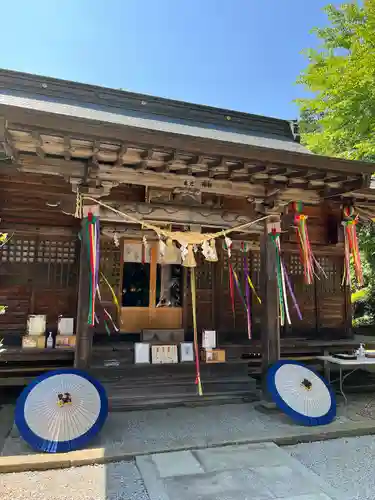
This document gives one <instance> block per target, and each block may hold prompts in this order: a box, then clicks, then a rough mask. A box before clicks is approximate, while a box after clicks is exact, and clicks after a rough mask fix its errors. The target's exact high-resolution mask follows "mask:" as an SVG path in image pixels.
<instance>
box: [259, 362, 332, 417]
mask: <svg viewBox="0 0 375 500" xmlns="http://www.w3.org/2000/svg"><path fill="white" fill-rule="evenodd" d="M267 388H268V391H269V393H270V394H271V396H272V398H273V400H274V402H275V403H276V405H277V406H278V407H279V408H280V410H282V411H283V412H284V413H286V414H287V415H289V416H290V417H291V418H292V419H293V420H294V421H296V422H297V423H299V424H302V425H308V426H314V425H324V424H329V423H330V422H332V420H333V419H334V418H335V416H336V399H335V396H334V394H333V392H332V391H331V389H330V387H329V386H328V384H327V382H326V381H325V380H324V379H323V378H322V377H321V376H320V375H319V374H318V373H316V372H315V371H313V370H311V369H310V368H308V367H307V366H305V365H303V364H302V363H298V362H296V361H278V362H277V363H275V364H274V365H273V366H271V368H270V369H269V370H268V373H267Z"/></svg>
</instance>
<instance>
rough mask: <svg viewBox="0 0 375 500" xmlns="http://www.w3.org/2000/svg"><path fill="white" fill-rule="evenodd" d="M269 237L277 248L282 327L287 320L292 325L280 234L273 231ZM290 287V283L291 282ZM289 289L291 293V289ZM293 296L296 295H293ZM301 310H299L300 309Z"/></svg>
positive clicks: (277, 275)
mask: <svg viewBox="0 0 375 500" xmlns="http://www.w3.org/2000/svg"><path fill="white" fill-rule="evenodd" d="M269 237H270V239H271V241H272V242H273V245H274V246H275V252H276V279H277V287H278V291H279V313H280V325H281V326H284V325H285V320H286V321H287V323H288V324H289V325H291V319H290V313H289V306H288V296H287V291H286V290H287V285H288V281H289V278H288V276H287V273H286V268H285V265H284V264H283V261H282V258H281V247H280V234H279V233H277V232H276V230H275V229H273V230H272V231H271V232H270V233H269ZM289 285H290V282H289ZM289 285H288V289H289V292H290V291H291V287H290V288H289ZM292 295H294V294H293V293H292ZM297 307H298V306H297ZM298 310H299V309H298Z"/></svg>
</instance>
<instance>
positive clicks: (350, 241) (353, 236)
mask: <svg viewBox="0 0 375 500" xmlns="http://www.w3.org/2000/svg"><path fill="white" fill-rule="evenodd" d="M357 222H358V215H356V214H355V212H354V207H353V206H347V207H344V209H343V221H342V224H343V226H344V246H345V261H344V276H343V280H342V281H343V284H345V285H347V286H350V284H351V283H350V281H351V280H350V257H352V259H353V266H354V272H355V276H356V278H357V281H358V284H359V285H360V286H363V272H362V264H361V255H360V253H359V246H358V237H357V229H356V226H357Z"/></svg>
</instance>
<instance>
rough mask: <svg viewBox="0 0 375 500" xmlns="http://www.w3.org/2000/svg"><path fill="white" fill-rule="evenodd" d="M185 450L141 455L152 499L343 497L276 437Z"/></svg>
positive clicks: (303, 499) (336, 499)
mask: <svg viewBox="0 0 375 500" xmlns="http://www.w3.org/2000/svg"><path fill="white" fill-rule="evenodd" d="M183 453H184V455H182V454H181V453H174V452H170V453H165V454H163V455H164V456H163V458H162V459H160V455H158V454H155V455H148V456H141V457H137V458H136V463H137V466H138V469H139V470H140V472H141V474H142V477H143V481H144V483H145V485H146V488H147V491H148V494H149V496H150V499H151V500H175V499H177V498H178V499H179V500H193V499H194V500H214V499H216V500H221V499H222V500H224V499H225V500H231V499H232V498H233V499H236V500H237V499H241V500H247V499H248V500H269V499H275V498H279V499H288V500H339V497H338V496H337V494H336V491H335V490H334V489H333V488H332V487H331V486H330V485H329V484H327V483H326V482H325V481H323V480H322V479H321V478H320V477H319V476H317V475H315V474H314V473H312V472H311V471H310V470H309V469H307V468H305V467H304V466H303V465H302V464H301V463H300V462H298V461H297V460H296V459H294V458H293V457H291V456H290V455H289V454H288V453H287V452H285V451H284V450H282V449H281V448H279V447H278V446H277V445H276V444H274V443H261V444H249V445H242V446H228V447H225V448H214V449H208V450H193V451H190V452H183ZM188 455H190V456H189V458H187V457H188ZM184 460H186V468H185V467H184ZM177 462H178V464H179V465H176V464H177ZM194 470H195V471H196V472H194Z"/></svg>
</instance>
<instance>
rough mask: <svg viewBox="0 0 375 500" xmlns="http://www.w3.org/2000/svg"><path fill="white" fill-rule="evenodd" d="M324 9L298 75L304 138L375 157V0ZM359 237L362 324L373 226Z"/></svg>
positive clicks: (374, 267) (373, 275)
mask: <svg viewBox="0 0 375 500" xmlns="http://www.w3.org/2000/svg"><path fill="white" fill-rule="evenodd" d="M325 11H326V13H327V16H328V19H329V25H328V27H326V28H315V29H314V30H313V33H315V34H316V36H317V37H318V39H319V40H320V42H321V44H320V47H319V49H318V50H307V51H306V56H307V58H308V65H307V67H306V69H305V70H304V71H303V72H302V74H301V75H300V78H299V80H298V83H300V84H302V85H304V86H305V88H306V90H308V92H309V97H306V98H304V99H299V100H297V103H298V104H299V107H300V118H301V121H300V124H301V137H302V142H303V143H304V144H305V145H306V146H307V147H308V148H309V149H310V150H311V151H312V152H314V153H317V154H323V155H327V156H336V157H342V158H347V159H356V160H365V161H373V162H375V0H364V2H363V3H361V4H360V3H357V2H351V3H346V4H342V5H341V6H339V7H337V6H334V5H328V6H327V7H326V8H325ZM374 171H375V166H374ZM359 239H360V247H361V253H362V261H363V271H364V278H365V283H366V288H365V290H364V291H363V292H359V291H354V293H353V297H352V299H353V303H354V308H355V313H356V316H357V319H356V322H357V323H358V324H360V323H361V322H362V323H366V322H369V321H372V322H373V321H374V320H375V228H374V225H373V224H366V225H365V226H362V227H361V228H360V231H359Z"/></svg>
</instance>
